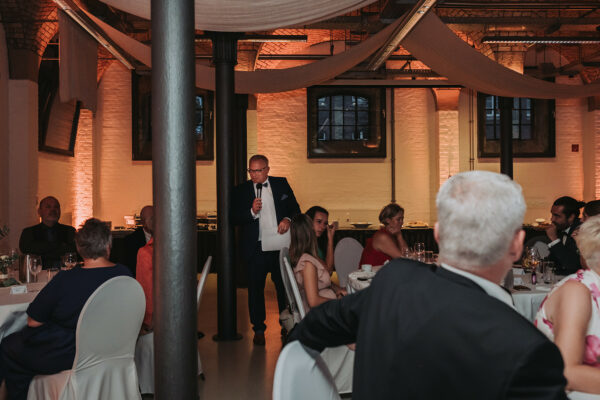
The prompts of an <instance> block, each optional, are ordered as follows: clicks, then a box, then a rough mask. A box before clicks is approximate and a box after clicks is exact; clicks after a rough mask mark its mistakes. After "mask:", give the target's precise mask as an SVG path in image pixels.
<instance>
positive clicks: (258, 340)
mask: <svg viewBox="0 0 600 400" xmlns="http://www.w3.org/2000/svg"><path fill="white" fill-rule="evenodd" d="M252 343H254V344H255V345H256V346H264V345H265V333H264V332H255V333H254V339H252Z"/></svg>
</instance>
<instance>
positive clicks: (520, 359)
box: [290, 171, 566, 400]
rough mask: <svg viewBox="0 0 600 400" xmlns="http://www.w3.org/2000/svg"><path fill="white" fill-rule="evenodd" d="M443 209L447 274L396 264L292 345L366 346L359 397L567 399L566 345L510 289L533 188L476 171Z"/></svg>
mask: <svg viewBox="0 0 600 400" xmlns="http://www.w3.org/2000/svg"><path fill="white" fill-rule="evenodd" d="M436 204H437V208H438V218H439V221H438V223H436V225H435V237H436V240H437V241H438V244H439V249H440V253H439V260H440V262H441V266H440V267H436V266H430V265H426V264H423V263H420V262H417V261H413V260H408V259H396V260H394V261H392V262H390V263H388V264H387V265H386V266H385V267H383V268H382V269H381V270H380V271H379V272H378V273H377V275H376V276H375V278H374V279H373V282H372V284H371V286H370V287H369V288H367V289H365V290H363V291H361V292H358V293H356V294H354V295H350V296H346V297H344V298H343V299H341V300H336V301H329V302H327V303H324V304H323V305H321V306H319V307H316V308H313V309H311V311H310V312H309V313H308V314H307V316H306V318H304V320H303V321H301V322H300V324H299V325H298V326H297V327H296V329H294V330H293V331H292V333H291V335H290V339H292V340H294V339H298V340H300V341H301V342H302V343H303V344H305V345H307V346H309V347H312V348H314V349H317V350H322V348H324V347H332V346H339V345H342V344H348V343H353V342H356V358H355V365H354V382H353V388H354V392H353V394H352V398H353V399H359V400H360V399H390V398H402V399H474V400H475V399H477V400H479V399H512V398H519V399H566V395H565V384H566V381H565V378H564V376H563V362H562V358H561V356H560V353H559V351H558V349H557V348H556V346H555V345H554V344H552V343H551V342H550V341H549V340H547V339H546V337H545V336H544V335H542V334H540V332H538V331H537V330H536V329H535V327H534V326H533V325H532V324H531V323H530V322H529V321H528V320H526V319H525V318H523V317H522V316H520V315H519V314H518V313H517V312H516V311H515V309H514V306H513V304H512V298H511V296H510V294H508V293H507V292H505V291H504V290H503V289H502V287H500V285H499V282H500V281H501V280H502V278H503V277H504V276H505V274H506V273H507V272H508V271H509V270H510V269H511V267H512V263H513V262H514V261H515V260H517V259H519V257H520V256H521V252H522V248H523V238H524V236H525V234H524V232H523V230H522V229H521V226H522V223H523V215H524V214H525V201H524V199H523V195H522V193H521V187H520V186H519V185H518V184H516V183H515V182H513V181H511V180H510V179H509V178H508V177H507V176H505V175H500V174H496V173H492V172H486V171H471V172H464V173H460V174H457V175H454V176H453V177H452V178H450V179H449V180H448V181H446V182H445V183H444V184H443V185H442V187H441V189H440V191H439V193H438V195H437V201H436Z"/></svg>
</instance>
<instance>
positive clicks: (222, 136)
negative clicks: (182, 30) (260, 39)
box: [211, 32, 241, 340]
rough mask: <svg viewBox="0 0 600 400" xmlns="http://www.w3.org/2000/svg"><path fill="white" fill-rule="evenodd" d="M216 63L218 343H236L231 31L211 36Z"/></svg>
mask: <svg viewBox="0 0 600 400" xmlns="http://www.w3.org/2000/svg"><path fill="white" fill-rule="evenodd" d="M211 37H212V42H213V64H215V81H216V82H215V88H216V90H215V92H216V93H215V97H216V102H215V104H216V117H217V121H216V122H217V123H216V125H217V135H216V136H217V137H216V139H217V227H218V234H217V260H218V262H219V266H218V276H217V314H218V316H217V321H218V332H217V334H216V335H215V336H214V339H215V340H237V339H240V338H241V336H240V335H239V334H238V333H237V312H236V309H237V301H236V292H235V291H236V287H235V265H234V254H233V251H234V240H233V225H232V222H231V218H230V208H231V200H232V191H233V185H234V175H235V172H234V143H233V130H234V120H235V113H234V104H235V76H234V67H235V65H236V64H237V38H238V37H239V34H237V33H229V32H213V33H211Z"/></svg>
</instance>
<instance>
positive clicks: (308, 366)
mask: <svg viewBox="0 0 600 400" xmlns="http://www.w3.org/2000/svg"><path fill="white" fill-rule="evenodd" d="M303 399H320V400H336V399H340V396H339V395H338V392H337V389H336V387H335V383H334V381H333V378H332V376H331V373H330V372H329V369H328V368H327V365H325V362H324V361H323V359H322V358H321V355H320V354H319V352H318V351H316V350H312V349H309V348H307V347H305V346H303V345H302V344H301V343H300V342H298V341H294V342H291V343H290V344H288V345H286V346H285V347H284V348H283V350H282V351H281V354H279V358H278V359H277V365H276V367H275V377H274V379H273V400H303Z"/></svg>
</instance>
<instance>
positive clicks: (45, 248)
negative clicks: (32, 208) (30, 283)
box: [19, 196, 76, 268]
mask: <svg viewBox="0 0 600 400" xmlns="http://www.w3.org/2000/svg"><path fill="white" fill-rule="evenodd" d="M38 215H39V216H40V218H41V219H42V222H41V223H39V224H37V225H34V226H30V227H28V228H25V229H23V232H21V238H20V239H19V248H20V249H21V253H23V254H36V255H39V256H42V265H43V266H44V268H54V267H56V268H60V267H61V263H62V261H61V257H62V256H63V255H64V254H65V253H68V252H75V251H76V249H75V229H74V228H73V227H72V226H69V225H63V224H61V223H59V222H58V220H59V219H60V203H59V202H58V200H57V199H56V198H54V197H52V196H48V197H45V198H43V199H42V201H40V206H39V208H38Z"/></svg>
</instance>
